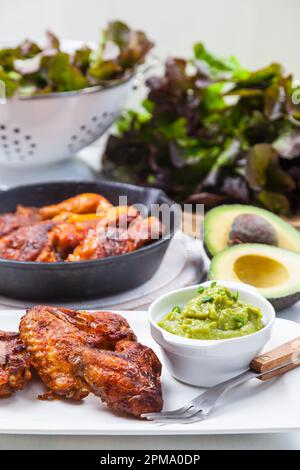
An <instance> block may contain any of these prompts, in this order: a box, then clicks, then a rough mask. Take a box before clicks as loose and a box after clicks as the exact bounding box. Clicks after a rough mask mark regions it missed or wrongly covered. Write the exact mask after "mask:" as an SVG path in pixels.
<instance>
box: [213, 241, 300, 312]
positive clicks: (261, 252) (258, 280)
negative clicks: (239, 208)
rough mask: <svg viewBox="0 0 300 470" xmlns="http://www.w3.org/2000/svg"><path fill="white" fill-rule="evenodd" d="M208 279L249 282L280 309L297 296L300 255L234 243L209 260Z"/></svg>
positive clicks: (299, 291) (258, 245)
mask: <svg viewBox="0 0 300 470" xmlns="http://www.w3.org/2000/svg"><path fill="white" fill-rule="evenodd" d="M209 278H210V279H214V280H215V279H216V280H220V281H221V280H226V281H239V282H243V283H246V284H250V285H252V286H254V287H256V288H257V290H258V291H259V292H260V294H262V295H263V296H264V297H265V298H267V299H268V300H269V301H270V302H271V303H272V304H273V306H274V308H275V309H276V310H277V311H279V310H282V309H283V308H287V307H288V306H290V305H292V304H294V303H295V302H297V301H298V300H299V299H300V254H298V253H294V252H292V251H288V250H285V249H282V248H278V247H274V246H268V245H262V244H244V245H235V246H232V247H230V248H227V249H226V250H224V251H222V252H221V253H218V254H217V255H216V256H215V257H214V258H213V259H212V261H211V265H210V272H209Z"/></svg>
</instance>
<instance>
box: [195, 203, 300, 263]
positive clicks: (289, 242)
mask: <svg viewBox="0 0 300 470" xmlns="http://www.w3.org/2000/svg"><path fill="white" fill-rule="evenodd" d="M241 214H254V215H257V216H260V217H262V218H264V219H265V220H266V221H267V222H268V223H269V224H271V225H272V227H273V228H274V229H275V231H276V234H277V239H278V247H280V248H285V249H288V250H291V251H296V252H300V233H299V232H298V230H296V229H295V228H294V227H292V226H291V225H290V224H288V223H287V222H285V221H284V220H283V219H281V218H280V217H278V216H277V215H275V214H273V213H272V212H269V211H267V210H265V209H261V208H259V207H255V206H247V205H241V204H231V205H222V206H219V207H216V208H214V209H212V210H210V211H209V212H208V213H207V214H206V216H205V219H204V244H205V248H206V251H207V253H208V255H209V256H214V255H215V254H217V253H219V252H220V251H222V250H224V249H225V248H227V247H228V236H229V233H230V230H231V227H232V224H233V221H234V219H235V218H236V217H238V216H239V215H241Z"/></svg>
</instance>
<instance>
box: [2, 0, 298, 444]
mask: <svg viewBox="0 0 300 470" xmlns="http://www.w3.org/2000/svg"><path fill="white" fill-rule="evenodd" d="M115 18H118V19H123V20H125V21H127V22H129V23H130V25H132V26H133V27H136V28H140V29H144V30H145V31H147V32H148V34H149V36H150V37H151V38H153V40H154V41H155V42H156V44H157V47H156V53H158V54H159V55H160V56H161V57H163V58H164V57H166V56H167V55H169V54H174V55H182V54H184V55H187V54H189V53H190V51H191V47H192V44H193V43H194V42H196V41H203V42H205V44H206V45H207V46H208V47H209V49H210V50H211V51H213V52H216V53H219V54H235V55H236V56H237V57H238V58H239V59H240V61H241V62H242V63H243V64H244V65H245V66H249V67H253V68H256V67H260V66H263V65H266V64H267V63H269V62H271V61H280V62H282V63H283V64H284V65H285V67H286V70H287V71H289V72H293V73H294V74H295V78H296V79H297V78H298V79H300V60H299V50H298V47H299V40H298V39H299V20H300V1H299V0H184V1H182V0H84V1H83V0H80V1H79V0H47V1H46V0H0V41H6V40H11V39H13V40H14V39H16V40H21V39H23V38H25V37H30V38H33V39H36V38H39V37H41V36H42V34H43V32H44V30H45V29H46V28H50V29H51V30H53V31H54V32H55V33H57V34H58V35H59V36H61V37H65V38H70V39H82V40H92V41H95V40H97V39H98V37H99V32H100V29H101V28H102V27H103V26H104V25H105V23H106V22H107V21H108V20H110V19H115ZM299 320H300V318H299ZM299 439H300V436H299V434H296V433H293V434H286V435H261V436H255V435H253V436H246V435H245V436H208V437H205V436H202V437H201V438H200V437H196V436H194V437H193V436H188V437H187V436H186V437H184V436H182V437H179V436H178V437H169V438H167V437H166V438H161V437H157V438H155V437H153V438H151V437H134V438H132V437H131V438H130V437H128V438H126V437H124V438H118V439H116V438H109V437H107V438H105V437H101V438H100V437H86V438H84V437H57V438H56V437H55V436H51V437H50V436H43V437H39V438H38V437H34V436H33V437H29V436H1V437H0V449H7V448H71V449H72V448H76V449H80V448H98V449H101V448H104V449H105V448H106V449H109V448H111V449H112V448H117V449H118V448H119V449H121V448H123V449H124V448H125V449H126V448H131V449H132V448H144V449H145V448H150V449H151V448H152V449H154V448H157V449H158V448H173V449H174V448H179V449H180V448H186V449H192V448H194V449H197V448H198V449H205V448H212V449H215V448H231V449H238V448H244V449H247V448H250V449H251V448H274V449H276V448H277V449H278V448H290V449H293V448H294V449H297V448H298V449H299V446H300V440H299Z"/></svg>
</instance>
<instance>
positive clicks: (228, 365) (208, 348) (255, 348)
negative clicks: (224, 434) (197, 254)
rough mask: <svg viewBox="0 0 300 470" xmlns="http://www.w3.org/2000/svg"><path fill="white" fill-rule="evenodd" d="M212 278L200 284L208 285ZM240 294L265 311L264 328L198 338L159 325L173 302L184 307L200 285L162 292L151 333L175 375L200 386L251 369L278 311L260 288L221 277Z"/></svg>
mask: <svg viewBox="0 0 300 470" xmlns="http://www.w3.org/2000/svg"><path fill="white" fill-rule="evenodd" d="M212 282H213V281H208V282H204V283H202V284H199V285H201V286H204V287H207V286H209V285H210V284H211V283H212ZM218 284H221V285H223V286H225V287H229V289H231V290H232V291H233V292H236V291H237V292H238V293H239V298H240V299H241V300H242V301H244V302H247V303H250V304H252V305H254V306H256V307H260V309H261V311H262V313H263V322H264V324H265V326H264V328H262V329H261V330H259V331H257V332H255V333H252V334H250V335H247V336H241V337H237V338H229V339H223V340H199V339H189V338H183V337H182V336H176V335H174V334H172V333H169V332H168V331H165V330H163V329H162V328H160V327H159V326H158V324H157V323H158V322H159V321H160V320H162V319H163V318H164V317H165V316H166V315H167V313H169V312H170V311H171V310H172V308H173V307H174V306H177V305H178V306H179V307H182V306H183V305H184V304H185V303H186V302H188V301H189V300H190V299H191V298H192V297H194V296H195V295H197V289H198V288H199V285H197V286H191V287H184V288H183V289H177V290H174V291H172V292H169V293H168V294H165V295H162V296H161V297H159V298H158V299H157V300H156V301H155V302H153V303H152V304H151V306H150V308H149V321H150V327H151V334H152V337H153V338H154V340H155V341H156V342H157V343H158V344H159V346H160V347H161V350H162V353H163V356H164V361H165V364H166V366H167V367H168V369H169V371H170V373H171V374H172V375H173V377H175V378H177V379H179V380H181V381H182V382H185V383H188V384H190V385H196V386H199V387H212V386H213V385H216V384H217V383H220V382H223V381H225V380H228V379H230V378H231V377H234V376H235V375H238V374H240V373H242V372H243V371H245V370H246V369H248V367H249V363H250V362H251V360H252V359H253V358H254V357H255V356H256V355H257V354H259V352H260V351H261V350H262V348H263V346H264V345H265V344H266V343H267V341H268V340H269V339H270V337H271V331H272V327H273V323H274V320H275V311H274V308H273V307H272V305H271V304H270V302H268V301H267V300H266V299H265V298H264V297H262V295H260V294H259V293H258V291H257V290H256V289H255V288H254V287H252V286H249V285H247V284H242V283H239V282H228V281H218Z"/></svg>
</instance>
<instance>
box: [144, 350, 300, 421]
mask: <svg viewBox="0 0 300 470" xmlns="http://www.w3.org/2000/svg"><path fill="white" fill-rule="evenodd" d="M261 357H267V356H266V355H264V356H261ZM298 365H300V358H299V357H297V358H293V359H292V360H291V361H286V362H283V363H281V364H280V365H279V366H277V367H273V368H272V369H268V370H267V371H266V370H263V371H260V372H257V371H255V370H252V369H248V370H247V371H246V372H243V373H242V374H240V375H237V376H236V377H233V378H232V379H229V380H226V382H222V383H220V384H218V385H216V386H215V387H212V388H210V389H209V390H207V391H206V392H204V393H202V394H201V395H199V396H197V397H196V398H194V399H193V400H191V401H190V402H189V403H187V404H186V405H185V406H182V407H181V408H178V409H176V410H172V411H164V412H160V413H145V414H143V415H142V418H146V419H148V420H151V421H154V422H155V423H162V424H173V423H194V422H196V421H202V420H204V419H206V418H207V416H208V415H209V414H210V412H211V411H212V410H213V408H214V406H215V404H216V403H217V401H218V400H219V398H220V397H221V396H222V395H223V394H224V393H225V392H227V391H228V390H230V389H231V388H233V387H235V386H237V385H240V384H242V383H244V382H247V381H248V380H250V379H253V378H255V377H256V378H260V379H261V380H267V379H268V378H272V377H274V376H275V375H276V376H277V375H280V374H282V373H284V372H287V370H290V369H292V368H295V367H297V366H298Z"/></svg>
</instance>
